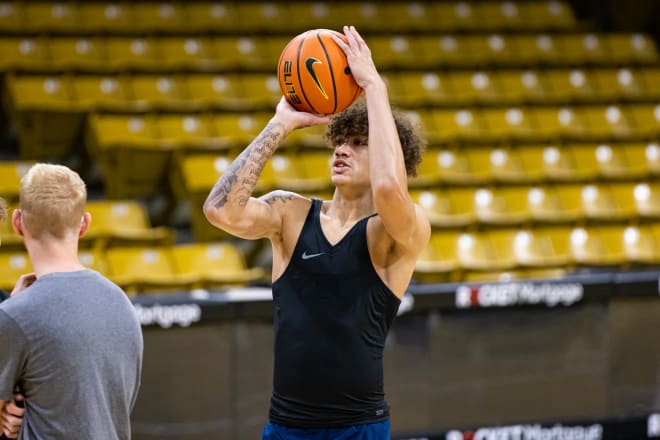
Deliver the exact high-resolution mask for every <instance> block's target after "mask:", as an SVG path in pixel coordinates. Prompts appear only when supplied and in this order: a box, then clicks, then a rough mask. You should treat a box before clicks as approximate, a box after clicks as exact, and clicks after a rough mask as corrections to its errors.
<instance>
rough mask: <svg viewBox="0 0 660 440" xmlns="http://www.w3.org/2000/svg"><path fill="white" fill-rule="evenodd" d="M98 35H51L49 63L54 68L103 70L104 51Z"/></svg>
mask: <svg viewBox="0 0 660 440" xmlns="http://www.w3.org/2000/svg"><path fill="white" fill-rule="evenodd" d="M103 49H104V48H103V40H102V39H101V38H99V37H60V36H58V37H51V38H50V39H49V40H48V51H49V64H50V67H51V68H52V69H56V70H82V71H103V70H104V69H105V52H104V50H103Z"/></svg>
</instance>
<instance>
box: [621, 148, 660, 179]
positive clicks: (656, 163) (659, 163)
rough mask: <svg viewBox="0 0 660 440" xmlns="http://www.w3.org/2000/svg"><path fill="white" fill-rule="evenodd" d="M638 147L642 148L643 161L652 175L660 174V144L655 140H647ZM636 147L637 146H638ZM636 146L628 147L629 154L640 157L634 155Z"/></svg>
mask: <svg viewBox="0 0 660 440" xmlns="http://www.w3.org/2000/svg"><path fill="white" fill-rule="evenodd" d="M639 147H641V148H640V149H643V151H644V153H643V157H644V162H646V165H647V166H648V168H649V172H650V173H651V175H652V176H657V175H658V174H660V145H658V143H657V142H649V143H648V144H640V145H639ZM639 147H638V148H639ZM635 150H636V148H634V147H632V148H630V149H629V151H628V152H629V154H630V156H631V157H635V158H641V156H639V155H637V156H635V153H634V152H635Z"/></svg>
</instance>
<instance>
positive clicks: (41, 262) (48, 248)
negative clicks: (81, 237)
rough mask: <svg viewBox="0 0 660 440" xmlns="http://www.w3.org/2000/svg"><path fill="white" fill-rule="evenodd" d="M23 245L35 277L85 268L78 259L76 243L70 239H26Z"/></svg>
mask: <svg viewBox="0 0 660 440" xmlns="http://www.w3.org/2000/svg"><path fill="white" fill-rule="evenodd" d="M25 247H26V249H27V251H28V254H29V255H30V262H31V263H32V268H33V270H34V273H35V274H36V275H37V278H38V277H40V276H43V275H47V274H49V273H54V272H76V271H79V270H83V269H85V267H84V266H83V265H82V264H81V263H80V260H79V259H78V243H77V242H73V243H72V242H71V240H68V241H67V240H52V239H51V240H26V241H25Z"/></svg>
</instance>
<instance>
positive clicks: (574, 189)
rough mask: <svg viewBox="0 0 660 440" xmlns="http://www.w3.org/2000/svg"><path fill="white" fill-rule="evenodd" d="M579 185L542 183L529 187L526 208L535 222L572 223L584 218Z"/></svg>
mask: <svg viewBox="0 0 660 440" xmlns="http://www.w3.org/2000/svg"><path fill="white" fill-rule="evenodd" d="M581 189H582V187H581V186H580V185H575V184H571V185H550V184H547V185H542V186H536V187H532V188H529V191H528V192H527V209H528V210H529V215H530V218H531V219H532V220H533V222H535V223H573V222H577V221H581V220H583V219H584V217H585V214H584V210H583V207H582V201H581V199H580V191H581Z"/></svg>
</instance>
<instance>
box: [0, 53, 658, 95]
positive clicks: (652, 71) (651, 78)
mask: <svg viewBox="0 0 660 440" xmlns="http://www.w3.org/2000/svg"><path fill="white" fill-rule="evenodd" d="M0 62H1V61H0ZM639 73H640V75H641V77H642V80H643V82H644V96H645V97H646V98H648V99H660V67H647V68H644V69H640V71H639Z"/></svg>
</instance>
